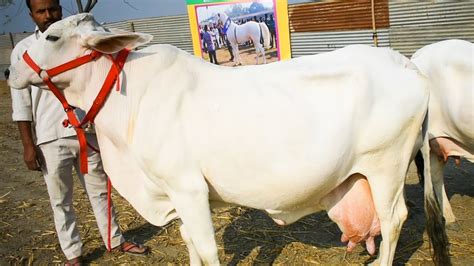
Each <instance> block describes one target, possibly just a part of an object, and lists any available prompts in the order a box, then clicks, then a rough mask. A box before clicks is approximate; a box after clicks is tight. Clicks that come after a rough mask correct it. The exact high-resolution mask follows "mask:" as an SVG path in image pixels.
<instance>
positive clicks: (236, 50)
mask: <svg viewBox="0 0 474 266" xmlns="http://www.w3.org/2000/svg"><path fill="white" fill-rule="evenodd" d="M232 48H233V50H234V66H238V65H242V60H241V59H240V54H239V44H236V45H235V46H233V47H232Z"/></svg>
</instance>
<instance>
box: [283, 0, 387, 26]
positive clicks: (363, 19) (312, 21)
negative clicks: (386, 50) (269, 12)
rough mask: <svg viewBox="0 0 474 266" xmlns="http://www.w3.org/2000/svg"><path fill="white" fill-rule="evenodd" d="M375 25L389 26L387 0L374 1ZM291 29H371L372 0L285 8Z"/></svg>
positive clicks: (330, 2)
mask: <svg viewBox="0 0 474 266" xmlns="http://www.w3.org/2000/svg"><path fill="white" fill-rule="evenodd" d="M374 9H375V23H376V27H377V28H387V27H388V26H389V17H388V3H387V0H376V1H375V2H374ZM288 18H289V23H290V32H320V31H338V30H368V29H372V7H371V0H352V1H328V2H318V3H310V4H294V5H289V7H288Z"/></svg>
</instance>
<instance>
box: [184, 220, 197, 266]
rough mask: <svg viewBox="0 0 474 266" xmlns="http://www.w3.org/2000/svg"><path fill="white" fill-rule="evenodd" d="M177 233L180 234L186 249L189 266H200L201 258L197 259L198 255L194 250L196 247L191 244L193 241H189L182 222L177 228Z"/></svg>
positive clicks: (189, 238)
mask: <svg viewBox="0 0 474 266" xmlns="http://www.w3.org/2000/svg"><path fill="white" fill-rule="evenodd" d="M179 231H180V232H181V237H182V238H183V241H184V243H185V244H186V247H187V248H188V252H189V264H190V265H201V258H200V257H199V254H198V252H197V250H196V247H195V246H194V244H193V241H192V240H191V237H190V236H189V233H188V232H186V228H185V227H184V225H183V222H182V221H181V225H180V227H179Z"/></svg>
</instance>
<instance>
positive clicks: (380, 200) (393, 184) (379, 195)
mask: <svg viewBox="0 0 474 266" xmlns="http://www.w3.org/2000/svg"><path fill="white" fill-rule="evenodd" d="M368 180H369V183H370V186H371V188H372V193H373V198H374V204H375V209H376V212H377V216H378V218H379V220H380V229H381V233H382V242H381V244H380V249H379V256H378V258H377V261H375V262H374V264H376V265H392V263H393V258H394V256H395V250H396V247H397V242H398V238H399V236H400V232H401V229H402V226H403V223H404V222H405V220H406V219H407V215H408V210H407V207H406V205H405V199H404V196H403V188H404V180H405V172H403V173H397V174H387V173H385V174H382V175H380V174H379V175H377V176H371V177H368Z"/></svg>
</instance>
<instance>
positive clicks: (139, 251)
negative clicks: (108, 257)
mask: <svg viewBox="0 0 474 266" xmlns="http://www.w3.org/2000/svg"><path fill="white" fill-rule="evenodd" d="M112 251H117V252H122V253H125V254H130V255H134V256H146V255H148V252H149V251H150V249H149V248H148V247H147V246H144V245H142V244H138V243H134V242H129V241H125V242H123V243H122V244H120V246H118V247H116V248H114V249H112Z"/></svg>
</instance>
